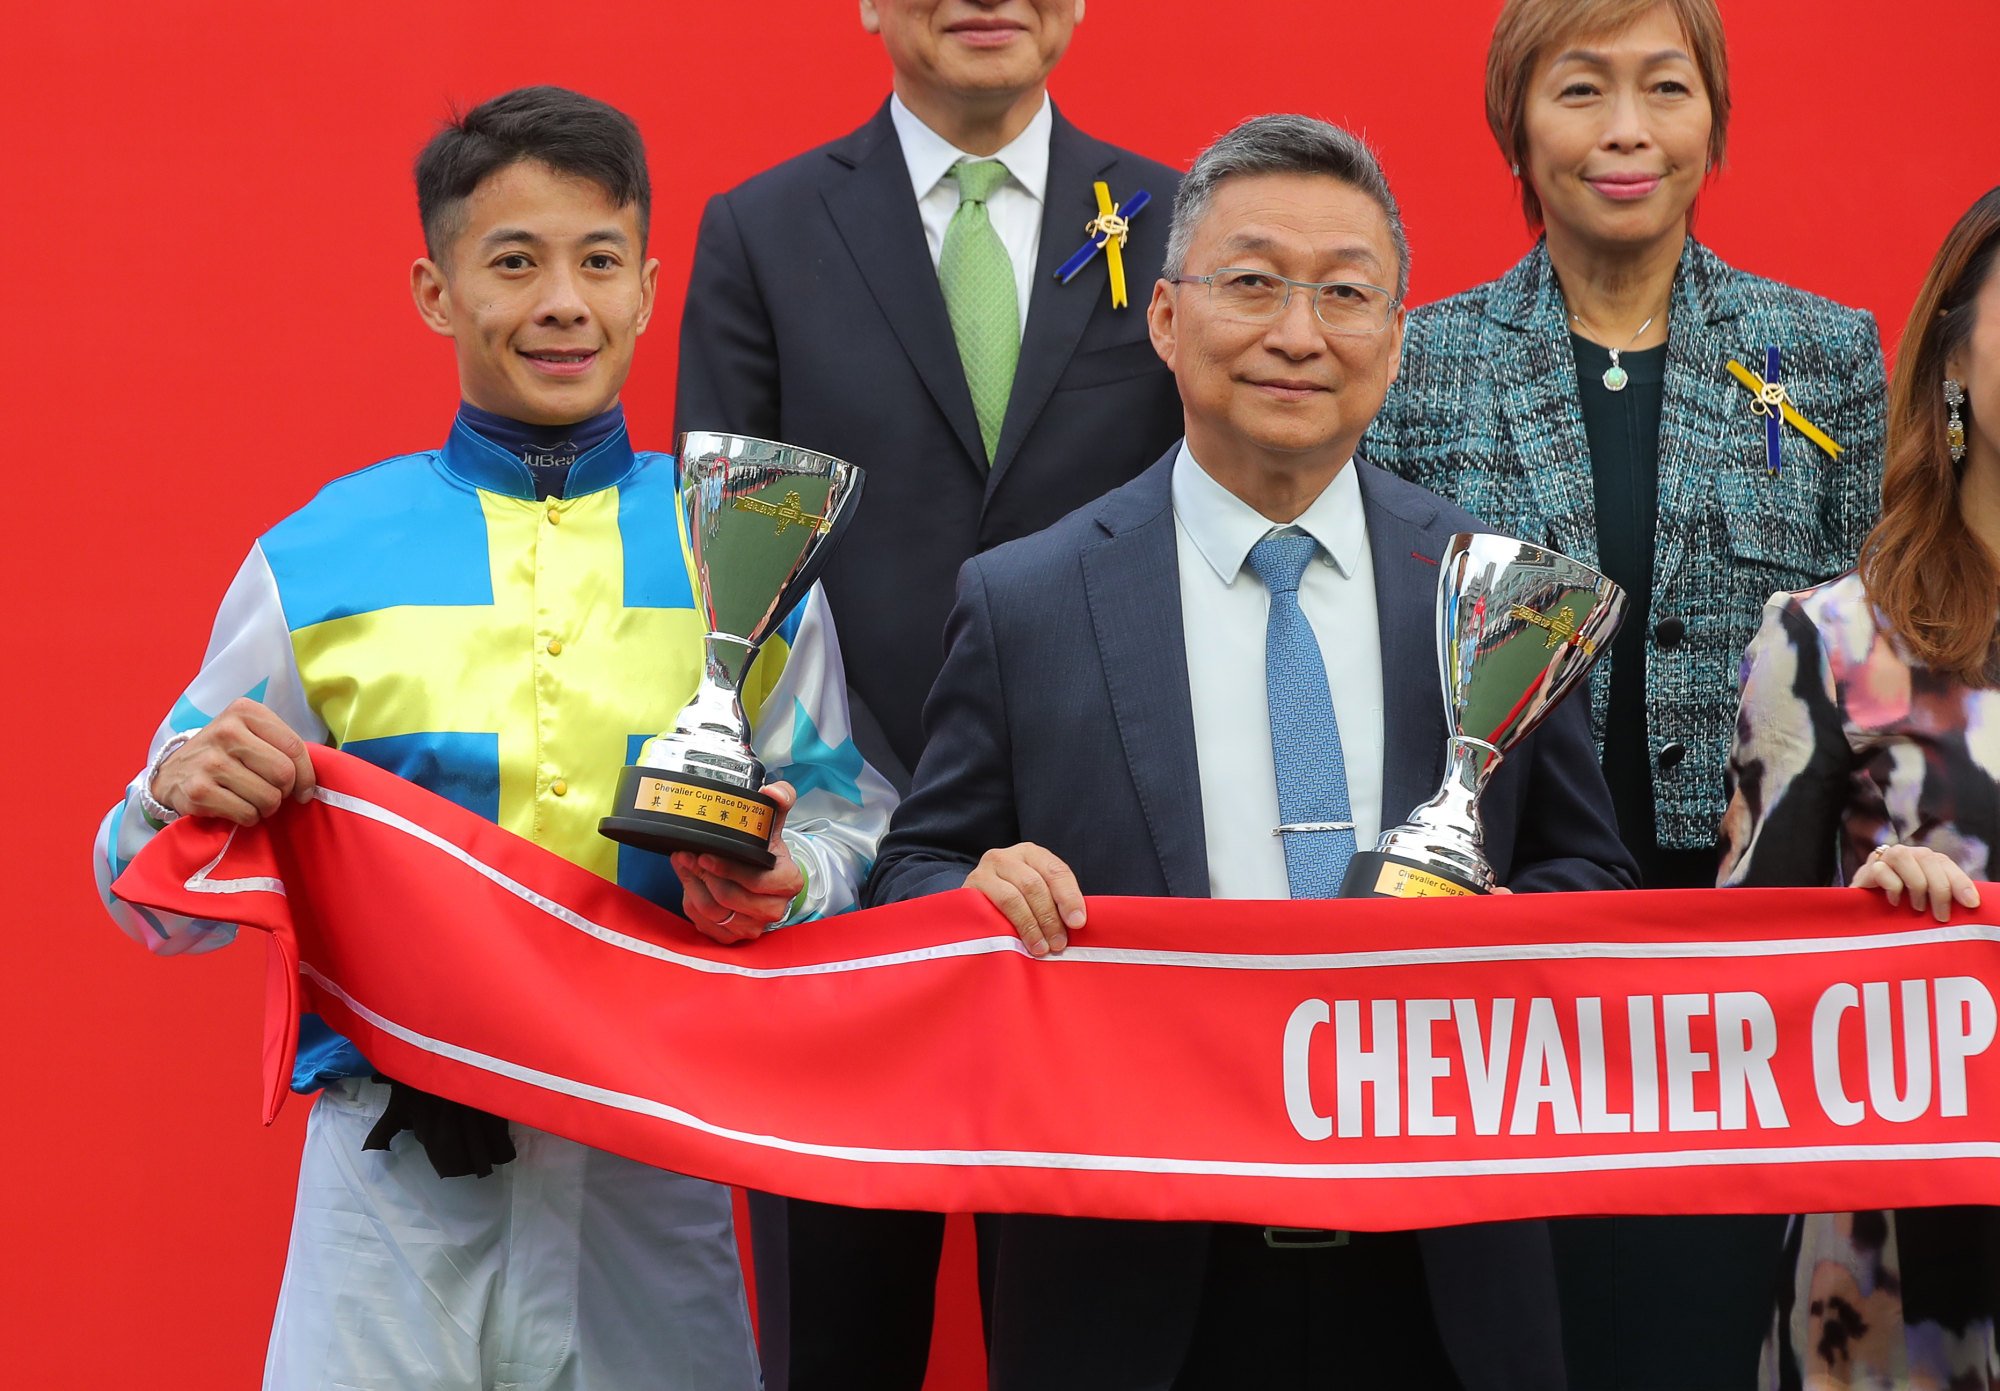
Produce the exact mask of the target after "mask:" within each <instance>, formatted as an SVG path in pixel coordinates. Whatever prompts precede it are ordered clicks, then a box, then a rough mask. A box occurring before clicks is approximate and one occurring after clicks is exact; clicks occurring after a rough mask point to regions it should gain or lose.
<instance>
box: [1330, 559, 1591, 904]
mask: <svg viewBox="0 0 2000 1391" xmlns="http://www.w3.org/2000/svg"><path fill="white" fill-rule="evenodd" d="M1624 617H1625V591H1624V590H1622V589H1620V588H1619V587H1618V586H1617V585H1615V584H1613V583H1612V582H1611V581H1610V580H1608V579H1606V578H1604V576H1602V575H1600V574H1598V573H1597V572H1596V571H1595V570H1593V569H1591V568H1590V567H1589V566H1588V565H1583V564H1579V563H1578V562H1577V561H1574V560H1571V559H1570V558H1569V557H1568V556H1565V555H1561V554H1558V553H1557V552H1555V551H1551V550H1544V549H1543V548H1542V547H1540V546H1530V545H1528V544H1527V543H1526V542H1523V541H1516V540H1513V539H1511V538H1509V537H1506V536H1491V535H1474V534H1472V533H1468V532H1460V533H1459V534H1458V535H1456V536H1454V537H1452V538H1451V541H1450V543H1449V544H1448V545H1446V546H1445V549H1444V557H1443V559H1442V560H1441V561H1439V564H1438V590H1437V629H1438V669H1439V673H1440V674H1441V675H1442V676H1443V678H1444V710H1445V723H1446V724H1447V725H1448V726H1449V727H1450V729H1451V744H1450V751H1449V754H1448V757H1447V764H1446V770H1445V777H1444V786H1443V788H1442V789H1440V790H1439V792H1438V794H1437V796H1435V797H1433V798H1431V799H1430V800H1429V801H1428V802H1426V803H1424V804H1423V805H1422V806H1420V807H1418V808H1417V809H1416V811H1415V812H1414V813H1413V814H1412V815H1411V817H1410V819H1409V820H1408V821H1407V822H1405V823H1404V824H1403V825H1401V826H1398V827H1396V828H1395V829H1394V830H1392V831H1387V832H1385V833H1384V834H1383V836H1382V838H1381V840H1380V841H1378V842H1377V843H1376V847H1375V849H1374V850H1371V851H1364V852H1362V853H1360V854H1357V855H1356V856H1355V857H1354V860H1353V863H1352V864H1350V865H1349V866H1348V870H1347V880H1346V883H1345V885H1344V886H1343V887H1342V889H1341V895H1342V897H1345V898H1431V897H1438V896H1443V895H1451V894H1483V893H1491V892H1492V891H1493V885H1494V878H1493V866H1491V865H1490V864H1488V863H1487V862H1486V854H1485V837H1484V835H1483V833H1482V831H1481V829H1480V822H1479V794H1480V793H1481V792H1483V791H1484V790H1485V788H1486V784H1487V783H1488V782H1490V781H1491V780H1492V777H1493V774H1494V772H1495V771H1496V770H1497V769H1498V768H1499V766H1500V762H1501V760H1502V759H1504V758H1505V757H1506V756H1507V750H1509V749H1511V748H1512V747H1513V746H1514V745H1516V744H1518V743H1520V742H1521V740H1523V739H1525V738H1527V737H1528V735H1529V733H1530V732H1531V731H1533V729H1534V728H1535V726H1536V725H1538V724H1540V723H1541V722H1542V720H1543V719H1544V718H1545V717H1546V716H1547V715H1548V713H1549V711H1551V710H1553V709H1555V707H1556V702H1557V701H1560V700H1561V699H1562V698H1563V697H1564V696H1566V695H1568V694H1569V693H1570V691H1572V690H1573V689H1575V687H1576V686H1577V685H1579V684H1580V683H1581V682H1582V681H1583V679H1584V677H1585V676H1586V675H1588V674H1589V672H1590V669H1591V668H1592V667H1594V666H1596V665H1597V660H1598V658H1599V657H1601V656H1603V655H1604V653H1605V651H1606V649H1607V648H1608V647H1609V645H1610V642H1611V638H1612V635H1613V634H1614V633H1616V632H1617V631H1618V625H1619V623H1620V622H1621V621H1623V619H1624Z"/></svg>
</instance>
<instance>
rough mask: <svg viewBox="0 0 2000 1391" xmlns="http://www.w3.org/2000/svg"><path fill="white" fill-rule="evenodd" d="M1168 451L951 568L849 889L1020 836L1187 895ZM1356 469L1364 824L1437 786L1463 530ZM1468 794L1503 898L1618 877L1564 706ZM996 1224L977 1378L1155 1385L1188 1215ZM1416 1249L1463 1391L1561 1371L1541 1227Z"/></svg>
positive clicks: (1580, 734)
mask: <svg viewBox="0 0 2000 1391" xmlns="http://www.w3.org/2000/svg"><path fill="white" fill-rule="evenodd" d="M1174 454H1175V451H1174V450H1169V452H1168V453H1167V455H1166V457H1164V458H1162V459H1161V460H1160V461H1159V462H1158V463H1157V464H1156V465H1154V466H1153V467H1152V468H1151V469H1149V470H1147V471H1146V472H1145V473H1144V474H1142V475H1141V476H1140V477H1139V478H1138V479H1136V480H1135V481H1133V482H1132V483H1129V484H1127V485H1126V486H1124V487H1122V488H1119V489H1117V490H1116V491H1115V492H1112V493H1110V494H1109V495H1107V496H1106V497H1104V498H1102V499H1100V500H1099V501H1098V502H1097V503H1095V504H1094V505H1092V506H1089V507H1086V508H1083V509H1082V510H1080V511H1078V512H1076V513H1074V514H1072V515H1071V516H1069V517H1067V518H1065V519H1064V520H1063V521H1062V522H1060V523H1059V524H1057V525H1056V526H1054V527H1051V528H1050V529H1049V530H1047V531H1045V532H1043V533H1041V534H1040V535H1037V536H1031V537H1029V538H1027V539H1025V540H1022V541H1017V542H1014V543H1012V544H1010V545H1006V546H1002V547H1000V548H998V549H997V550H994V551H992V552H990V553H988V554H986V555H983V556H978V557H975V558H974V559H972V560H970V561H968V562H967V563H966V566H965V568H964V571H963V572H962V573H961V576H960V579H959V588H958V603H957V606H956V607H955V608H954V609H953V611H952V616H951V621H950V624H949V627H948V638H949V644H950V645H949V649H948V651H947V655H946V658H945V663H944V669H943V671H942V673H941V674H940V675H939V677H938V683H937V686H936V688H935V689H934V690H933V692H932V695H931V699H930V702H929V705H928V706H927V708H926V711H925V720H926V725H927V727H928V732H929V735H930V742H929V744H928V745H927V746H926V748H925V750H924V754H923V758H922V761H921V762H920V763H919V764H918V767H917V771H916V779H915V786H914V788H913V789H912V791H911V793H910V795H909V797H908V798H907V799H906V800H905V801H904V802H903V804H902V806H901V808H900V809H899V810H898V811H897V813H896V818H895V821H894V823H893V825H892V826H891V829H890V832H889V835H888V837H887V838H886V839H885V840H884V841H883V842H882V848H881V855H880V859H879V860H878V861H877V865H876V869H875V873H874V876H873V878H872V879H871V881H870V883H869V887H868V891H867V898H868V901H869V902H870V903H888V902H895V901H898V900H902V899H908V898H915V897H918V896H920V895H923V894H930V893H939V892H943V891H945V890H948V889H954V888H958V887H960V886H961V885H962V884H963V882H964V880H965V877H966V875H967V873H968V872H970V870H971V869H972V867H973V866H974V865H975V864H976V863H977V862H978V859H979V857H980V855H981V854H983V853H984V852H985V851H987V850H989V849H992V848H994V847H997V846H1007V845H1012V844H1015V843H1016V842H1018V841H1023V840H1029V841H1034V842H1036V843H1037V844H1040V845H1042V846H1045V847H1046V848H1048V849H1049V850H1051V851H1053V852H1054V853H1055V854H1057V855H1059V856H1061V857H1062V858H1063V859H1064V860H1065V861H1067V862H1068V863H1069V865H1070V867H1071V868H1072V869H1074V870H1075V871H1076V875H1077V879H1078V882H1079V883H1080V884H1081V885H1082V887H1083V890H1084V892H1085V893H1086V894H1135V895H1151V896H1171V897H1178V898H1204V897H1207V896H1208V892H1209V881H1208V860H1207V849H1206V839H1205V835H1204V832H1203V827H1202V812H1201V788H1200V782H1199V774H1198V770H1197V765H1196V762H1195V743H1194V718H1193V713H1192V708H1191V705H1190V701H1189V695H1188V667H1187V652H1186V646H1185V642H1184V637H1183V628H1182V624H1181V603H1180V568H1179V562H1178V556H1177V547H1176V542H1175V522H1174V514H1173V502H1172V497H1171V491H1170V484H1171V479H1172V474H1173V463H1174ZM1353 467H1355V468H1357V469H1358V470H1360V484H1361V500H1362V507H1363V509H1364V511H1365V514H1366V518H1367V527H1368V541H1369V549H1370V551H1371V553H1372V556H1373V564H1374V569H1375V589H1376V602H1377V605H1378V607H1379V610H1380V624H1381V638H1382V688H1383V689H1382V694H1383V702H1382V703H1383V731H1382V732H1383V753H1384V759H1383V780H1382V787H1383V796H1382V819H1383V824H1384V825H1394V824H1396V823H1397V822H1399V821H1401V820H1402V819H1403V818H1404V817H1406V816H1407V815H1408V814H1409V813H1410V812H1411V811H1412V810H1414V809H1415V808H1416V807H1417V806H1418V805H1419V804H1420V803H1422V802H1424V801H1426V800H1428V799H1429V798H1430V796H1431V795H1432V794H1433V793H1434V792H1436V791H1437V788H1438V786H1439V784H1440V782H1441V781H1442V779H1443V777H1444V754H1445V744H1446V739H1447V732H1446V727H1445V717H1444V709H1443V699H1442V695H1441V693H1440V682H1439V678H1438V656H1437V647H1436V638H1435V620H1434V617H1433V612H1434V605H1435V595H1436V591H1437V577H1438V569H1437V560H1438V557H1439V556H1440V554H1441V553H1442V551H1443V549H1444V546H1445V543H1446V541H1447V540H1448V539H1449V538H1450V537H1451V535H1452V534H1453V533H1454V532H1458V531H1479V530H1484V529H1485V528H1483V527H1482V526H1481V525H1480V524H1479V523H1478V522H1477V521H1476V520H1475V519H1474V518H1473V517H1472V516H1470V515H1469V514H1468V513H1466V512H1464V511H1461V510H1460V509H1459V508H1457V507H1455V506H1453V505H1452V504H1450V503H1448V502H1446V501H1445V500H1444V499H1442V498H1439V497H1437V496H1436V495H1434V494H1432V493H1428V492H1425V491H1424V490H1423V489H1421V488H1418V487H1416V486H1414V485H1413V484H1409V483H1405V482H1403V481H1401V480H1399V479H1397V478H1395V477H1393V476H1392V475H1390V474H1388V473H1385V472H1383V471H1382V470H1380V469H1378V468H1375V467H1374V466H1373V465H1371V464H1367V463H1365V462H1361V461H1359V460H1357V461H1356V462H1355V464H1354V465H1353ZM1481 809H1482V811H1483V813H1484V818H1485V828H1486V853H1487V856H1488V858H1489V859H1490V860H1491V861H1492V863H1493V867H1494V869H1495V871H1496V873H1497V874H1498V875H1499V878H1500V881H1501V882H1502V883H1503V884H1506V885H1508V886H1509V887H1511V888H1513V889H1515V890H1517V891H1522V892H1529V891H1536V890H1540V891H1552V890H1580V889H1613V888H1626V887H1630V886H1631V885H1632V884H1633V883H1634V882H1635V878H1636V871H1635V869H1634V866H1633V864H1632V861H1631V859H1630V857H1629V856H1628V855H1627V853H1626V851H1625V849H1624V847H1623V846H1622V845H1621V844H1620V842H1619V839H1618V834H1617V830H1616V827H1615V826H1614V824H1613V820H1612V811H1611V801H1610V794H1609V793H1608V792H1607V790H1606V788H1605V784H1604V777H1603V774H1602V772H1601V771H1600V770H1599V768H1598V763H1597V754H1596V750H1595V749H1594V747H1593V745H1592V743H1591V737H1590V723H1589V712H1588V710H1587V709H1586V708H1585V705H1584V702H1582V701H1569V702H1566V703H1565V704H1563V705H1562V706H1560V707H1558V708H1557V709H1556V710H1555V712H1554V713H1552V714H1551V715H1550V717H1549V719H1548V721H1547V723H1545V724H1544V725H1543V726H1542V727H1541V728H1540V729H1538V730H1537V731H1536V732H1535V733H1534V734H1532V735H1530V736H1529V737H1528V738H1527V739H1526V740H1524V741H1523V742H1522V743H1521V744H1519V745H1518V746H1516V748H1515V749H1514V750H1513V751H1512V752H1511V753H1510V754H1509V755H1508V757H1507V759H1506V761H1505V762H1504V763H1503V764H1502V765H1501V767H1500V769H1499V771H1498V773H1496V774H1495V776H1494V779H1493V781H1492V783H1491V784H1490V785H1489V786H1488V788H1487V790H1486V793H1485V795H1484V797H1483V798H1482V801H1481ZM1017 1042H1018V1041H1017ZM1058 1065H1061V1064H1060V1063H1058ZM1005 1221H1006V1231H1005V1234H1004V1237H1003V1240H1002V1245H1001V1251H1000V1263H999V1270H998V1277H997V1285H996V1290H995V1295H994V1299H995V1305H994V1316H993V1317H994V1321H993V1330H992V1336H993V1359H994V1378H995V1386H996V1391H1005V1389H1006V1388H1008V1387H1012V1386H1021V1387H1028V1386H1033V1387H1037V1388H1042V1387H1062V1386H1074V1387H1077V1388H1085V1387H1088V1388H1091V1389H1092V1391H1100V1389H1101V1388H1131V1389H1133V1391H1136V1389H1137V1388H1152V1387H1160V1388H1164V1387H1167V1386H1169V1385H1171V1382H1172V1379H1173V1376H1174V1373H1175V1372H1176V1370H1177V1369H1178V1367H1179V1365H1180V1361H1181V1359H1182V1357H1183V1356H1184V1354H1185V1350H1186V1346H1187V1336H1188V1331H1189V1329H1190V1328H1191V1326H1192V1324H1193V1322H1194V1319H1195V1315H1196V1311H1197V1306H1198V1303H1199V1298H1200V1292H1201V1284H1202V1271H1203V1263H1204V1260H1205V1257H1206V1250H1207V1241H1208V1228H1207V1227H1206V1226H1205V1225H1203V1224H1198V1223H1129V1222H1106V1221H1090V1220H1080V1219H1073V1218H1050V1217H1019V1218H1008V1219H1005ZM1421 1240H1422V1242H1423V1247H1424V1258H1425V1274H1426V1279H1427V1280H1428V1281H1429V1284H1430V1287H1431V1293H1432V1302H1433V1305H1434V1307H1435V1309H1436V1313H1437V1319H1438V1324H1439V1328H1440V1331H1441V1333H1442V1334H1443V1337H1444V1339H1445V1343H1446V1349H1447V1352H1448V1353H1449V1354H1450V1356H1451V1360H1452V1363H1453V1365H1454V1367H1455V1368H1456V1369H1457V1371H1458V1374H1459V1377H1460V1380H1461V1381H1462V1382H1463V1384H1464V1385H1465V1387H1466V1388H1467V1391H1501V1388H1508V1389H1509V1391H1512V1389H1513V1388H1520V1391H1529V1388H1532V1391H1550V1388H1557V1387H1560V1386H1561V1385H1562V1384H1563V1371H1562V1352H1561V1340H1560V1336H1559V1327H1558V1323H1557V1315H1556V1294H1555V1285H1554V1276H1553V1271H1552V1268H1551V1265H1550V1259H1549V1247H1548V1238H1547V1232H1546V1229H1545V1228H1544V1227H1543V1226H1542V1224H1540V1223H1508V1224H1496V1225H1492V1226H1485V1227H1458V1228H1449V1229H1443V1230H1439V1231H1434V1232H1426V1233H1424V1234H1422V1238H1421ZM1337 1316H1338V1311H1329V1317H1337Z"/></svg>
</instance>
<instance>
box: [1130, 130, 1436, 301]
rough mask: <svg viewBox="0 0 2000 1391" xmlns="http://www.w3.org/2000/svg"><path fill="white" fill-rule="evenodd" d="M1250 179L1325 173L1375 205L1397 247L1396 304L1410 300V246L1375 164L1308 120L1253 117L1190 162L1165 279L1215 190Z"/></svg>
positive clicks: (1181, 260)
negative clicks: (1260, 175) (1274, 175)
mask: <svg viewBox="0 0 2000 1391" xmlns="http://www.w3.org/2000/svg"><path fill="white" fill-rule="evenodd" d="M1251 174H1325V175H1327V176H1328V177H1330V178H1335V179H1338V180H1340V181H1341V182H1342V183H1344V184H1346V185H1347V186H1348V187H1349V188H1352V189H1355V190H1357V191H1358V192H1361V193H1365V194H1367V195H1368V196H1369V197H1370V198H1372V199H1374V200H1375V202H1376V203H1377V204H1378V205H1380V207H1381V209H1382V215H1383V216H1384V217H1386V218H1388V220H1389V240H1390V241H1391V242H1392V243H1394V244H1395V248H1396V300H1397V302H1398V303H1401V302H1402V300H1403V298H1404V297H1405V296H1406V295H1408V294H1409V292H1410V239H1409V237H1408V236H1407V235H1406V234H1405V233H1404V231H1403V211H1402V209H1401V208H1399V207H1398V206H1397V205H1396V195H1395V194H1393V193H1391V192H1390V191H1389V179H1388V176H1387V175H1386V174H1384V173H1383V172H1382V165H1381V162H1380V161H1379V160H1377V159H1376V158H1375V152H1374V151H1373V150H1370V149H1369V148H1368V145H1367V142H1366V141H1364V140H1362V139H1361V137H1360V136H1358V135H1354V134H1352V133H1350V132H1348V131H1345V130H1342V129H1341V128H1340V127H1339V126H1336V125H1333V124H1330V123H1329V122H1326V121H1321V120H1316V119H1315V118H1313V117H1311V116H1253V117H1251V118H1250V119H1249V120H1247V121H1245V122H1243V124H1241V125H1239V126H1237V127H1236V129H1234V130H1232V131H1229V132H1228V133H1227V134H1224V135H1222V136H1219V137H1217V139H1216V141H1215V143H1214V144H1212V145H1210V146H1209V147H1208V148H1207V149H1205V150H1203V151H1202V152H1201V153H1200V154H1199V155H1196V156H1195V161H1194V167H1193V168H1191V169H1189V170H1188V172H1187V177H1186V178H1184V179H1182V180H1181V191H1180V192H1179V193H1178V194H1177V195H1175V197H1174V221H1173V226H1172V227H1171V228H1170V229H1169V230H1168V232H1167V260H1166V269H1165V275H1166V278H1167V279H1169V280H1172V279H1173V278H1174V277H1175V276H1177V275H1179V274H1180V273H1181V272H1182V271H1183V270H1185V269H1186V268H1187V253H1188V245H1189V243H1191V242H1192V241H1193V240H1194V229H1195V227H1196V225H1197V224H1198V223H1200V221H1201V220H1202V218H1204V217H1206V216H1207V215H1208V205H1209V203H1210V202H1211V201H1212V200H1213V198H1214V197H1215V190H1216V189H1217V188H1218V187H1220V186H1221V185H1222V184H1223V183H1224V182H1225V181H1227V180H1229V179H1235V178H1242V177H1244V176H1246V175H1251Z"/></svg>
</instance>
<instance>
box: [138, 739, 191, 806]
mask: <svg viewBox="0 0 2000 1391" xmlns="http://www.w3.org/2000/svg"><path fill="white" fill-rule="evenodd" d="M199 733H201V731H200V730H198V729H187V730H182V731H181V732H180V733H179V734H176V735H174V736H173V737H172V738H171V739H169V740H167V742H166V743H164V744H162V745H160V749H159V752H158V753H156V754H154V755H153V761H152V762H151V763H148V764H147V765H146V772H145V775H144V776H142V777H141V778H140V779H139V810H140V811H141V812H143V813H144V814H145V817H146V820H148V821H150V822H151V823H152V824H153V828H154V829H155V830H164V829H165V828H166V827H168V826H169V825H171V824H173V823H174V822H176V821H178V820H180V819H181V814H180V813H179V812H177V811H175V810H174V809H173V808H172V807H170V806H168V805H166V804H165V803H164V802H162V801H160V800H159V799H158V798H156V797H155V796H153V779H154V778H157V777H158V776H159V775H160V769H161V767H162V766H164V765H165V763H166V761H167V760H168V759H170V758H172V757H173V756H174V755H175V754H177V753H179V752H180V751H181V747H182V745H184V744H186V743H187V741H188V740H190V739H192V738H194V736H195V735H197V734H199Z"/></svg>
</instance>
